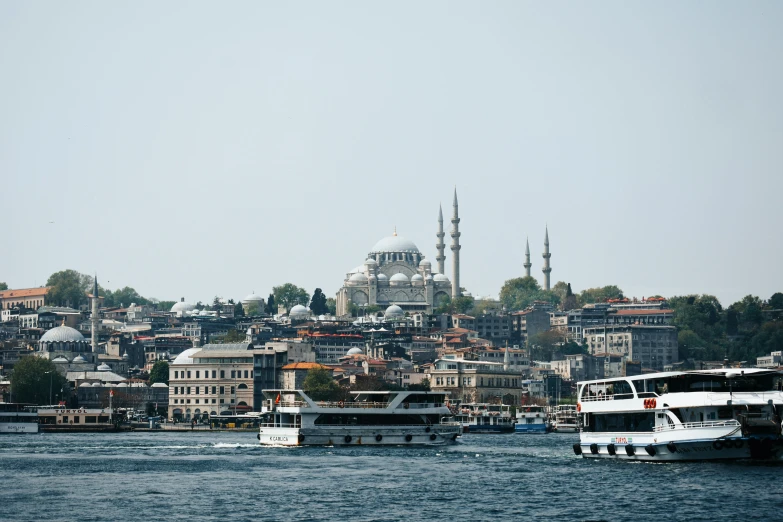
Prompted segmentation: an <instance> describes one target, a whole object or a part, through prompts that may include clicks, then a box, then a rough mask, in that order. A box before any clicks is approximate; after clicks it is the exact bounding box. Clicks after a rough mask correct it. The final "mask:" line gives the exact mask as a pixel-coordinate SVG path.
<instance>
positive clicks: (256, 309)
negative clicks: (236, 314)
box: [239, 303, 261, 317]
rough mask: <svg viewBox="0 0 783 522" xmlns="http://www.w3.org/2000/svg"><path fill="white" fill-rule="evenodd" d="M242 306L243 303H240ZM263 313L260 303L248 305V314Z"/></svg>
mask: <svg viewBox="0 0 783 522" xmlns="http://www.w3.org/2000/svg"><path fill="white" fill-rule="evenodd" d="M239 306H242V305H239ZM260 313H261V306H260V305H259V304H258V303H250V304H249V305H248V306H247V315H248V316H250V317H253V316H256V315H259V314H260ZM244 314H245V312H244V310H243V311H242V315H244Z"/></svg>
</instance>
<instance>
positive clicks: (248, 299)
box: [242, 293, 264, 304]
mask: <svg viewBox="0 0 783 522" xmlns="http://www.w3.org/2000/svg"><path fill="white" fill-rule="evenodd" d="M263 300H264V298H263V297H261V296H260V295H258V294H256V293H252V294H250V295H247V296H245V298H244V299H242V303H248V304H250V303H260V302H261V301H263Z"/></svg>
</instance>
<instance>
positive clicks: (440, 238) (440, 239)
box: [435, 205, 446, 274]
mask: <svg viewBox="0 0 783 522" xmlns="http://www.w3.org/2000/svg"><path fill="white" fill-rule="evenodd" d="M445 235H446V234H445V233H444V232H443V206H442V205H439V206H438V233H437V234H435V236H436V237H437V238H438V244H437V245H435V248H436V249H438V255H437V256H435V261H437V262H438V273H439V274H445V268H444V266H443V262H444V261H446V254H444V253H443V252H444V250H446V244H445V243H444V242H443V237H444V236H445Z"/></svg>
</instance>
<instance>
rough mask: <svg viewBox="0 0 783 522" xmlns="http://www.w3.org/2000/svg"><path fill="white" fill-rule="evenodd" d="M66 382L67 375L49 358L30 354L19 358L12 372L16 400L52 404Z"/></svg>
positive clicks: (12, 388)
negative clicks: (62, 373)
mask: <svg viewBox="0 0 783 522" xmlns="http://www.w3.org/2000/svg"><path fill="white" fill-rule="evenodd" d="M65 384H66V380H65V377H64V376H62V375H61V374H60V372H58V371H57V368H56V367H55V365H54V363H53V362H51V361H50V360H48V359H43V358H41V357H36V356H34V355H28V356H26V357H22V358H21V359H19V362H17V363H16V364H15V365H14V371H13V373H12V374H11V393H12V395H13V399H14V402H25V403H29V404H50V403H51V402H53V400H54V399H53V397H54V394H55V393H57V392H59V391H60V390H61V389H62V388H63V387H64V386H65Z"/></svg>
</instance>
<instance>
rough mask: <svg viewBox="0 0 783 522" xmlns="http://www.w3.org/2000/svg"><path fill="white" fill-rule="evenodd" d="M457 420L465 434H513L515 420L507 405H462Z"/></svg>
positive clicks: (459, 407) (458, 410) (458, 409)
mask: <svg viewBox="0 0 783 522" xmlns="http://www.w3.org/2000/svg"><path fill="white" fill-rule="evenodd" d="M455 416H456V418H457V421H458V422H461V423H462V432H463V433H511V432H512V431H514V422H515V419H514V417H513V416H512V415H511V406H509V405H507V404H487V403H483V402H482V403H462V404H459V405H458V406H457V413H456V415H455Z"/></svg>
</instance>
